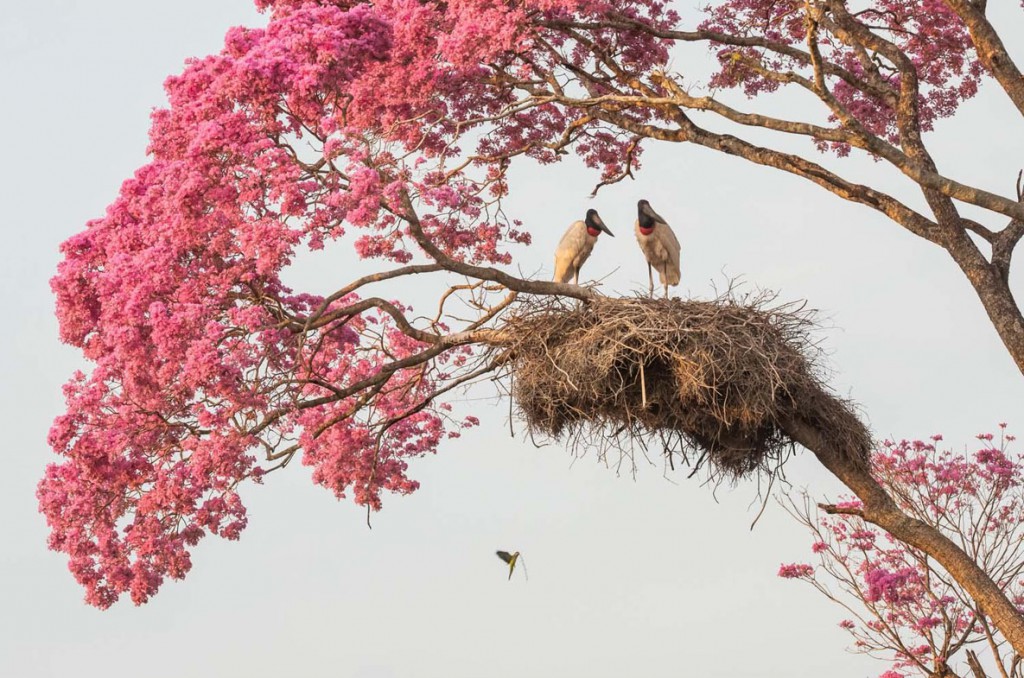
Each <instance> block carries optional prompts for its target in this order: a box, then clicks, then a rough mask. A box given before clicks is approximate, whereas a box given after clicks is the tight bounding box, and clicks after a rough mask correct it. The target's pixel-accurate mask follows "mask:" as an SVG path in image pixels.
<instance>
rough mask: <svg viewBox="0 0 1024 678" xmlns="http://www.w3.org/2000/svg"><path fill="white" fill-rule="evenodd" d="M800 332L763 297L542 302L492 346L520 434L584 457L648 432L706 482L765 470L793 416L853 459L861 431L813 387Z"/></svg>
mask: <svg viewBox="0 0 1024 678" xmlns="http://www.w3.org/2000/svg"><path fill="white" fill-rule="evenodd" d="M813 328H814V323H813V318H812V314H811V313H810V312H808V311H806V310H804V309H803V307H802V306H796V305H776V304H775V303H774V298H773V297H771V296H767V295H762V296H759V297H745V298H737V297H736V296H734V295H733V294H731V293H728V294H726V295H724V296H722V297H721V298H719V299H716V300H712V301H686V300H678V299H648V298H618V299H612V298H602V299H598V300H596V301H591V302H587V303H579V302H573V301H567V300H559V299H551V298H547V299H540V300H535V301H532V302H530V303H529V304H528V305H527V306H525V307H523V308H521V309H520V311H519V312H518V313H517V314H516V315H515V317H513V318H512V319H510V320H509V321H508V323H507V325H506V326H505V327H504V330H505V331H504V332H502V335H503V337H504V341H503V342H502V343H501V345H499V346H497V347H495V349H494V350H495V351H498V352H500V353H502V354H503V355H502V356H501V357H502V358H503V362H504V363H505V366H506V368H507V369H508V370H509V371H510V372H511V375H512V382H511V383H512V396H513V398H514V401H515V403H516V406H517V407H518V409H519V414H520V415H521V416H522V418H523V419H525V421H526V423H527V425H528V426H529V428H530V431H531V433H540V434H543V435H545V436H549V437H553V438H556V439H569V440H571V441H573V442H574V444H575V445H576V447H577V448H579V447H584V450H583V451H585V450H586V448H589V447H591V446H596V447H597V448H598V449H599V451H600V452H601V453H606V451H607V450H608V449H618V450H620V451H621V450H627V449H629V450H631V449H632V444H633V443H635V442H637V441H639V442H640V444H641V445H642V446H644V449H645V450H646V449H647V448H646V445H647V444H649V441H650V440H652V436H654V439H660V440H661V441H662V442H663V443H664V445H665V452H666V454H667V455H668V459H669V460H670V461H671V459H672V454H673V453H679V454H681V455H682V456H683V459H684V460H686V461H691V462H693V464H694V466H695V467H697V468H699V467H700V466H701V465H702V463H704V462H705V461H708V462H710V464H711V469H712V471H713V472H714V473H717V474H718V477H723V476H728V477H732V478H736V477H740V476H744V475H749V474H752V473H755V472H757V471H767V472H768V473H773V472H775V471H777V470H778V469H779V467H780V465H781V463H782V460H783V459H785V457H786V455H787V453H788V451H789V450H790V449H792V444H793V443H792V440H791V438H790V436H789V435H788V434H787V432H786V429H787V423H788V422H792V421H794V420H797V419H798V420H799V421H801V422H804V423H806V424H810V425H811V426H813V427H814V428H815V429H816V430H817V431H819V432H820V433H821V435H823V436H824V437H825V440H826V442H827V443H829V444H831V445H834V446H836V449H840V450H844V451H845V452H844V453H845V454H848V455H849V456H850V457H851V458H855V459H857V460H859V461H863V462H864V463H866V459H867V455H868V452H869V450H870V445H871V440H870V436H869V434H868V431H867V429H866V428H865V427H864V425H863V424H862V423H861V421H860V420H859V419H858V417H857V416H856V415H855V414H854V412H853V410H852V408H851V406H850V404H849V403H848V402H846V401H843V400H841V399H839V398H837V397H836V396H835V395H833V394H832V393H831V391H830V389H829V388H828V387H827V386H826V385H825V384H824V380H823V375H822V373H821V370H820V369H819V366H818V357H819V354H820V351H819V350H818V347H817V345H816V344H815V343H814V341H813V340H812V338H811V335H810V332H811V330H812V329H813ZM577 451H578V452H579V451H580V450H579V449H577ZM692 453H697V454H696V455H695V461H694V459H691V454H692ZM629 458H630V459H632V458H633V457H632V455H631V454H630V455H629ZM695 470H696V469H695Z"/></svg>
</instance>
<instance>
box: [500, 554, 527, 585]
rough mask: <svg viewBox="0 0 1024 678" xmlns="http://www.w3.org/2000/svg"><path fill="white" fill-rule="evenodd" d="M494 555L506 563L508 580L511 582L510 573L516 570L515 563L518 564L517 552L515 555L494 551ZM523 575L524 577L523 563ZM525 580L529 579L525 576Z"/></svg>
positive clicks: (524, 568) (524, 564)
mask: <svg viewBox="0 0 1024 678" xmlns="http://www.w3.org/2000/svg"><path fill="white" fill-rule="evenodd" d="M495 553H497V554H498V557H499V558H501V559H502V560H504V561H505V562H506V563H508V578H509V580H510V581H511V579H512V573H513V572H514V571H515V569H516V563H517V562H519V551H516V552H515V553H509V552H508V551H495ZM523 574H524V575H526V562H525V561H524V562H523ZM526 578H527V579H529V576H528V575H527V577H526Z"/></svg>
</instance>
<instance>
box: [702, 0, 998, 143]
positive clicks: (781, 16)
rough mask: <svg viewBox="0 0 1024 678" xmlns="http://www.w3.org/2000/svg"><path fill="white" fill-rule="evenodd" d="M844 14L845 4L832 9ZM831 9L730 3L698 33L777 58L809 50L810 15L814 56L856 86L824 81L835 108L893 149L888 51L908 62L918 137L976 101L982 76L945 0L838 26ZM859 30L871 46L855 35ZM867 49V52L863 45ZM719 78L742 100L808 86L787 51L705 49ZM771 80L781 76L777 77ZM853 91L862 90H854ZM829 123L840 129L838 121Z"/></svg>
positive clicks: (921, 0) (896, 4) (893, 79)
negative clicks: (793, 82)
mask: <svg viewBox="0 0 1024 678" xmlns="http://www.w3.org/2000/svg"><path fill="white" fill-rule="evenodd" d="M835 4H836V5H837V6H838V7H839V8H845V7H846V5H847V3H835ZM832 5H833V3H830V2H822V3H805V2H804V1H803V0H781V1H778V0H728V1H727V2H723V3H721V4H718V5H715V6H714V7H712V8H710V9H709V17H708V18H707V19H706V20H705V21H704V23H702V24H701V26H700V27H701V28H703V29H706V30H711V31H718V32H722V33H726V34H728V35H731V36H749V37H754V38H757V39H759V40H764V41H767V42H770V43H773V44H775V45H781V46H782V47H783V48H785V47H790V48H796V49H799V50H806V49H807V42H808V22H807V20H808V12H809V11H810V12H811V13H812V16H813V17H814V18H815V20H816V22H817V25H818V26H817V31H818V32H817V40H816V46H817V49H818V50H819V51H820V53H821V57H822V59H823V60H824V61H826V62H829V63H831V64H834V65H836V66H837V67H839V68H841V69H844V70H845V71H846V72H847V73H849V74H850V75H851V76H852V78H844V77H840V76H839V75H838V74H834V73H833V74H826V75H825V82H826V85H827V87H828V89H829V92H830V94H831V95H832V96H834V98H835V100H836V101H837V102H838V104H839V105H841V106H842V108H843V109H845V111H846V112H847V113H849V114H850V115H851V116H852V117H853V119H855V120H856V121H857V122H858V123H859V124H860V125H862V126H863V127H864V128H865V129H866V130H868V131H869V132H871V133H872V134H875V135H877V136H880V137H882V138H885V139H888V140H889V141H890V142H892V143H895V144H898V143H900V141H901V137H900V129H899V128H900V126H899V122H898V120H897V115H896V110H895V108H894V106H893V105H892V99H890V100H889V101H887V100H886V98H885V97H884V96H882V95H881V94H880V92H884V91H888V92H889V93H890V94H891V95H893V97H896V96H898V94H899V92H900V89H901V86H902V85H903V82H902V81H901V73H900V72H899V66H900V65H901V64H899V63H893V59H891V58H890V57H889V56H887V53H886V48H887V47H890V46H891V48H893V49H894V50H898V51H900V52H902V53H903V54H905V55H906V57H907V59H908V60H909V65H910V66H911V67H912V69H913V74H914V78H915V79H916V81H917V84H918V96H917V101H916V102H915V103H916V105H917V108H918V121H919V123H920V126H921V129H922V130H923V131H928V130H931V129H932V128H933V126H934V124H935V121H936V120H938V119H940V118H945V117H949V116H951V115H953V113H955V112H956V110H957V108H958V107H959V105H960V104H961V103H962V102H964V101H966V100H967V99H970V98H971V97H973V96H974V95H975V94H976V93H977V91H978V86H979V84H980V81H981V78H982V76H983V75H984V69H983V66H982V65H981V62H980V61H979V60H978V58H977V55H976V53H975V51H974V47H973V43H972V42H971V37H970V34H969V32H968V30H967V27H966V26H965V25H964V23H963V21H962V20H961V19H960V18H959V17H958V16H957V15H956V13H955V12H953V10H951V9H950V8H949V6H948V4H947V3H946V2H943V0H869V1H868V2H865V3H860V4H858V6H857V7H856V11H855V12H854V10H853V8H852V7H851V8H850V14H849V16H848V17H843V18H840V17H838V16H837V14H836V11H834V10H835V9H836V8H835V7H833V6H832ZM851 21H852V22H855V23H856V24H857V25H858V28H859V29H862V30H865V31H868V32H870V33H871V34H872V36H873V37H870V38H865V37H864V36H863V35H858V34H857V32H856V31H857V30H858V29H853V28H850V25H849V22H851ZM865 44H869V45H870V49H865V47H864V45H865ZM711 45H712V49H713V50H714V51H715V52H716V54H717V57H718V60H719V64H720V68H719V70H718V71H717V73H716V74H715V75H714V76H713V78H712V80H711V84H712V85H713V86H717V87H723V88H739V89H741V90H742V91H743V92H744V93H745V94H746V95H747V96H749V97H754V96H758V95H760V94H763V93H770V92H774V91H776V90H778V89H779V88H780V87H782V86H783V84H784V83H785V82H787V80H786V75H787V74H796V75H798V76H800V77H803V78H805V79H807V80H811V81H813V79H814V74H813V69H812V65H811V63H810V62H809V61H808V60H806V59H801V58H797V57H794V56H791V55H789V54H787V53H785V52H784V51H783V50H773V49H764V48H763V47H762V46H733V45H728V44H726V45H723V44H719V43H714V42H712V43H711ZM771 73H775V74H782V76H783V77H781V78H780V77H773V76H772V75H771ZM854 81H857V83H859V84H854ZM828 117H829V120H831V121H832V122H835V121H837V120H838V117H837V116H836V114H835V112H829V113H828ZM819 147H820V148H822V149H825V148H831V149H832V150H833V151H835V152H837V153H838V154H839V155H846V154H847V153H848V152H849V150H850V147H849V145H847V144H845V143H841V142H834V143H829V142H823V141H822V142H819Z"/></svg>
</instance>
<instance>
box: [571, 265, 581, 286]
mask: <svg viewBox="0 0 1024 678" xmlns="http://www.w3.org/2000/svg"><path fill="white" fill-rule="evenodd" d="M572 284H573V285H579V284H580V269H578V268H574V269H572Z"/></svg>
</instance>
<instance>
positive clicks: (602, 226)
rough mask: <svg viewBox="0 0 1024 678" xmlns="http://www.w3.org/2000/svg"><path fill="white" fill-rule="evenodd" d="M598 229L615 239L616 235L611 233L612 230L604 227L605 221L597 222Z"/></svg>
mask: <svg viewBox="0 0 1024 678" xmlns="http://www.w3.org/2000/svg"><path fill="white" fill-rule="evenodd" d="M597 227H598V228H600V229H601V230H602V231H604V232H605V233H607V234H608V235H610V236H611V237H613V238H614V237H615V234H614V233H612V232H611V229H609V228H608V227H607V226H605V225H604V222H603V221H599V222H597Z"/></svg>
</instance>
